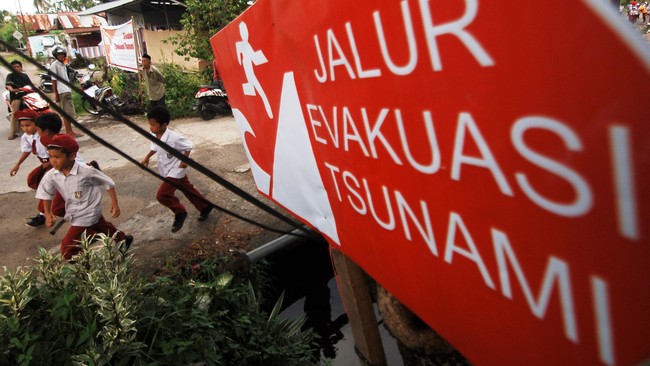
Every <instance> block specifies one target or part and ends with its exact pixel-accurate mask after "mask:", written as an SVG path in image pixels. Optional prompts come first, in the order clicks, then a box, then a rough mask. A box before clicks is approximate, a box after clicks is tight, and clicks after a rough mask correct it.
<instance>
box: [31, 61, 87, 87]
mask: <svg viewBox="0 0 650 366" xmlns="http://www.w3.org/2000/svg"><path fill="white" fill-rule="evenodd" d="M83 76H84V75H83V74H81V73H79V72H78V71H77V70H75V69H73V68H72V67H70V66H68V78H69V79H70V80H71V81H73V82H74V81H75V80H76V81H79V82H81V81H82V80H83ZM38 77H39V78H40V79H41V82H40V88H41V90H42V91H44V92H46V93H51V92H52V77H51V76H50V74H48V73H46V72H39V73H38Z"/></svg>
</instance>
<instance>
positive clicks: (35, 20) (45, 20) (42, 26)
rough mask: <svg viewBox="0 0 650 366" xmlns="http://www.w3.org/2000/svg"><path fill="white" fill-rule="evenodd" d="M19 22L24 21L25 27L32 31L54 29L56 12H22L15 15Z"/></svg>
mask: <svg viewBox="0 0 650 366" xmlns="http://www.w3.org/2000/svg"><path fill="white" fill-rule="evenodd" d="M16 17H17V18H18V21H19V22H21V23H22V22H24V23H25V26H26V28H27V29H30V30H33V31H49V30H51V29H55V28H56V27H55V24H54V21H55V19H56V17H57V15H56V14H22V15H16Z"/></svg>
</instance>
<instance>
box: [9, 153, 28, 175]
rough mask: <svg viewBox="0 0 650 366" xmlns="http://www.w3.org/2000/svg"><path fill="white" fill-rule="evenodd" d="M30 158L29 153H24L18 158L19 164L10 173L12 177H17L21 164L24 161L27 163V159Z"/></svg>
mask: <svg viewBox="0 0 650 366" xmlns="http://www.w3.org/2000/svg"><path fill="white" fill-rule="evenodd" d="M28 156H29V153H28V152H23V153H22V154H20V158H18V162H17V163H16V165H14V167H13V168H11V171H10V172H9V175H10V176H12V177H13V176H14V175H16V173H18V169H20V164H22V163H23V161H25V159H27V157H28Z"/></svg>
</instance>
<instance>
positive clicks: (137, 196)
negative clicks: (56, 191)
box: [0, 116, 289, 271]
mask: <svg viewBox="0 0 650 366" xmlns="http://www.w3.org/2000/svg"><path fill="white" fill-rule="evenodd" d="M131 118H132V117H131ZM134 120H135V121H137V122H138V123H139V125H140V126H141V127H142V128H146V127H147V126H146V124H145V122H144V118H143V117H142V116H138V117H137V118H135V119H134ZM80 121H82V124H83V126H85V127H87V128H89V129H90V130H91V131H92V132H94V133H97V134H98V135H100V136H101V137H102V138H104V139H107V140H108V141H109V142H110V143H111V144H112V145H113V146H116V147H118V148H120V149H123V150H124V151H125V152H126V153H127V154H129V155H130V156H132V157H133V158H134V159H136V160H137V161H140V160H141V159H142V158H143V157H144V155H145V154H146V153H147V151H148V150H149V146H150V143H149V142H148V141H147V140H146V139H145V138H144V137H142V136H140V135H139V134H137V133H136V132H133V131H132V130H130V129H129V128H127V127H126V126H124V125H123V124H122V123H120V122H117V121H114V120H112V119H111V118H109V117H106V116H104V117H101V118H97V117H85V118H84V117H82V118H80ZM5 125H6V123H3V126H4V128H3V129H2V130H5V129H7V130H8V127H7V126H5ZM172 126H173V128H175V129H176V130H178V131H180V132H181V133H183V134H184V135H186V136H187V137H189V138H190V139H191V140H192V141H193V142H194V144H195V148H194V150H193V152H192V154H191V157H192V158H193V159H195V160H196V161H197V162H200V163H201V164H203V165H205V166H206V167H208V168H209V169H210V170H211V171H213V172H214V173H216V174H217V175H219V176H222V177H223V178H225V179H226V180H228V181H230V182H231V183H233V184H235V185H236V186H238V187H240V188H242V189H244V190H245V191H247V192H249V193H251V194H254V195H255V196H257V197H258V198H262V197H261V196H260V195H258V194H257V193H256V189H255V186H254V182H253V179H252V174H251V173H250V169H249V168H248V164H247V160H246V156H245V153H244V149H243V146H242V145H241V140H240V139H239V136H238V132H237V131H236V127H235V122H234V120H233V119H232V118H231V117H222V118H218V119H214V120H211V121H207V122H206V121H202V120H200V119H198V118H196V119H183V120H175V121H173V122H172ZM4 135H5V134H4V133H3V134H2V136H4ZM17 141H18V140H13V141H8V140H6V139H2V140H0V145H1V146H0V151H5V150H7V149H9V150H11V152H6V153H4V154H3V155H4V156H5V159H3V160H4V161H2V162H0V169H2V171H1V176H0V184H1V186H2V192H1V193H0V235H1V237H2V240H0V265H2V266H6V267H8V268H15V267H17V266H23V265H28V264H30V258H33V257H35V256H36V254H37V248H38V247H39V246H41V247H44V248H46V249H48V250H52V251H58V248H59V244H60V241H61V239H62V238H63V236H64V235H65V232H66V231H67V228H68V227H69V224H67V223H66V224H64V225H63V227H61V229H60V230H59V231H58V232H57V233H56V235H54V236H52V235H50V234H49V229H48V228H46V227H44V226H43V227H40V228H31V227H28V226H26V225H25V221H26V218H28V217H30V216H33V215H34V214H35V213H36V204H37V201H36V200H35V198H34V191H31V190H29V188H27V187H26V182H25V180H24V178H23V177H19V176H16V177H11V178H10V177H9V169H10V167H11V166H13V164H15V161H16V160H17V159H18V156H19V151H18V142H17ZM79 144H80V153H81V154H82V156H83V157H84V158H85V159H86V161H90V160H97V161H98V162H99V164H100V166H101V167H102V170H103V171H104V172H105V173H107V174H108V175H109V176H110V177H111V178H113V180H114V181H115V183H116V190H117V193H118V199H119V205H120V208H121V212H122V214H121V215H120V217H118V218H116V219H109V221H112V222H113V223H114V224H115V225H116V226H117V227H118V228H119V229H121V230H123V231H125V232H126V233H128V234H132V235H133V236H134V237H135V240H134V243H133V246H132V247H131V251H132V253H133V255H134V257H135V258H136V259H137V263H139V265H140V266H142V268H143V269H144V270H147V271H155V270H156V269H157V268H159V267H160V266H162V265H163V264H164V263H165V262H166V261H168V260H169V258H170V256H174V255H178V254H179V253H181V252H183V251H187V250H189V251H190V252H193V254H191V253H190V254H188V255H196V256H204V255H208V254H210V253H213V252H224V251H228V250H229V249H243V250H249V249H252V248H254V247H256V246H258V245H259V244H261V243H264V242H267V241H269V240H272V239H273V238H275V237H277V236H278V235H277V234H275V233H272V232H269V231H266V230H263V229H260V228H258V227H256V226H253V225H250V224H247V223H243V222H242V221H240V220H238V219H234V218H232V217H231V216H230V215H227V214H224V213H222V212H219V211H218V210H215V211H213V213H212V215H211V216H210V218H209V219H208V220H207V221H206V222H198V221H197V220H196V218H197V217H198V211H197V210H196V209H195V208H194V207H193V206H192V205H191V204H190V203H189V202H188V200H187V199H186V198H185V197H184V196H182V194H178V196H179V197H182V198H181V202H183V204H184V205H185V206H186V208H187V209H188V212H189V217H188V219H187V221H186V222H185V226H184V227H183V229H181V230H180V231H179V232H177V233H172V232H171V225H172V221H173V214H172V213H171V211H169V210H168V209H167V208H166V207H164V206H162V205H161V204H159V203H158V202H157V201H156V199H155V195H156V191H157V189H158V187H159V185H160V181H159V180H158V179H156V178H155V177H153V176H152V175H150V174H149V173H147V172H145V171H143V170H141V169H140V168H139V167H137V166H136V165H134V164H132V163H130V162H128V161H127V160H126V159H124V158H123V157H120V156H118V155H116V154H114V153H113V152H111V151H109V150H108V149H107V148H106V147H103V146H102V145H100V144H99V143H98V142H96V141H94V140H93V139H91V138H90V137H89V136H84V137H81V138H80V139H79ZM152 159H153V158H152ZM35 166H37V160H36V159H35V158H33V157H30V158H28V160H27V161H25V163H23V165H22V166H21V169H20V171H19V173H20V174H19V175H24V176H26V174H27V173H29V171H31V169H33V168H34V167H35ZM150 167H151V168H154V170H155V164H154V162H153V160H152V163H151V164H150ZM188 176H189V178H190V181H191V182H192V183H193V184H194V185H195V186H196V187H197V188H198V189H199V190H200V191H201V192H202V193H203V194H204V195H205V196H206V197H207V198H208V199H209V200H211V201H212V202H213V203H215V204H216V205H218V206H221V207H224V208H226V209H228V210H232V211H235V212H237V213H238V214H240V215H243V216H246V217H249V218H252V219H254V220H256V221H260V222H262V223H264V224H266V225H269V226H272V227H274V228H279V229H282V230H288V229H289V226H288V225H287V224H280V223H278V220H277V219H275V218H272V217H270V216H269V215H268V214H266V213H262V212H261V211H260V210H259V209H257V208H256V207H254V206H253V205H251V204H248V203H246V202H244V201H243V200H242V199H241V198H239V197H237V196H236V195H234V194H232V193H231V192H229V191H227V190H226V189H225V188H223V187H222V186H221V185H219V184H217V183H215V182H213V181H211V180H210V179H208V178H207V177H205V176H203V175H202V174H200V173H199V172H197V171H195V170H193V169H190V171H189V173H188ZM12 187H15V188H16V189H11V188H12ZM262 199H263V198H262ZM265 202H266V203H269V204H270V202H269V201H268V200H265ZM103 203H104V216H105V217H106V218H107V219H108V217H109V216H110V214H109V212H108V204H109V198H108V196H107V195H106V194H105V195H104V200H103ZM188 248H189V249H188Z"/></svg>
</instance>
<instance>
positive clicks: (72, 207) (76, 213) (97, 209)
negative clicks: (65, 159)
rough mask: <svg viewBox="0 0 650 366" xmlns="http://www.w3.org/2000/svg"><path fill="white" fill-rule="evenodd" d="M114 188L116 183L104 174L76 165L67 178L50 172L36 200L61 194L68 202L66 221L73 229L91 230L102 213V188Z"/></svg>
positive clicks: (55, 171) (40, 185) (46, 174)
mask: <svg viewBox="0 0 650 366" xmlns="http://www.w3.org/2000/svg"><path fill="white" fill-rule="evenodd" d="M112 187H115V182H113V180H112V179H111V178H110V177H109V176H107V175H106V174H104V173H102V172H101V171H99V170H97V169H95V168H93V167H91V166H88V165H85V164H79V163H78V162H75V164H74V165H73V166H72V169H70V174H68V176H67V177H66V176H65V175H63V173H61V172H60V171H58V170H55V169H50V170H49V171H48V172H47V173H45V175H44V176H43V179H42V180H41V183H40V184H39V185H38V189H37V190H36V198H37V199H41V200H53V199H54V195H55V194H56V192H57V191H58V192H59V193H60V194H61V196H62V197H63V200H64V201H65V218H64V219H65V220H66V221H70V225H72V226H81V227H88V226H92V225H94V224H96V223H97V221H99V217H100V216H101V214H102V188H103V189H105V190H108V189H110V188H112Z"/></svg>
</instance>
